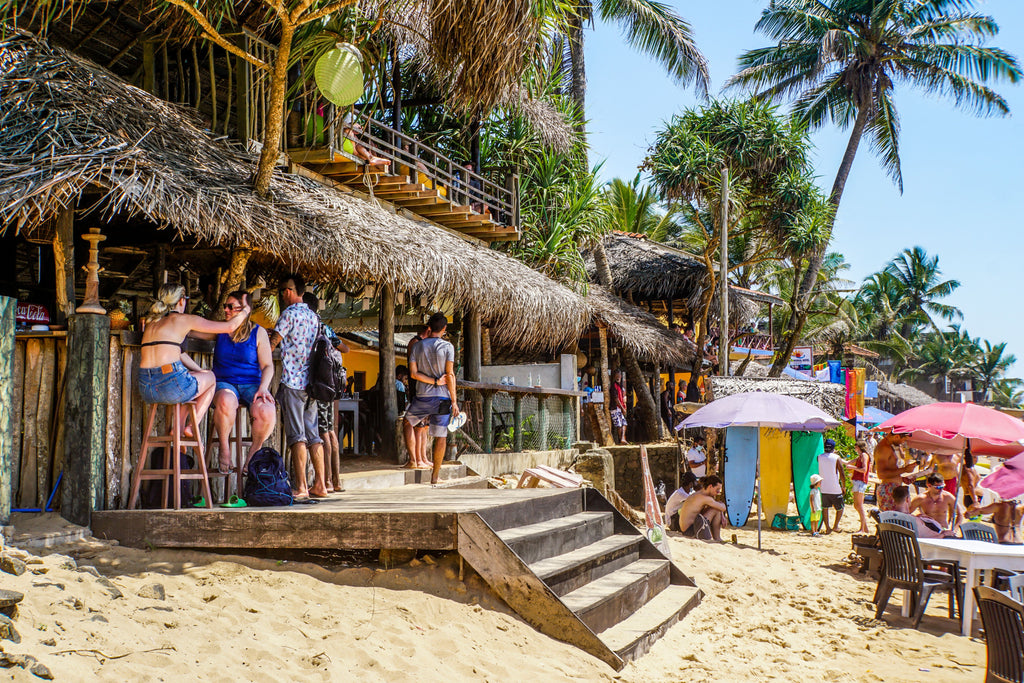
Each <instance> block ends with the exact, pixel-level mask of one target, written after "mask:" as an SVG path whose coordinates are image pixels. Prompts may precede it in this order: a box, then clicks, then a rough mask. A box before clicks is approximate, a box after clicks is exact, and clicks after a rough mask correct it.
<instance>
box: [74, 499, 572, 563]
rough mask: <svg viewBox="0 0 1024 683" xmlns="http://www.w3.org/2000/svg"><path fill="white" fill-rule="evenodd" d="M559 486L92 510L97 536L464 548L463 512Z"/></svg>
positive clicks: (162, 544) (211, 544)
mask: <svg viewBox="0 0 1024 683" xmlns="http://www.w3.org/2000/svg"><path fill="white" fill-rule="evenodd" d="M565 494H566V492H565V491H564V490H556V489H511V490H505V489H433V488H430V487H427V486H422V485H413V486H403V487H398V488H390V489H380V490H357V491H344V492H342V493H339V494H334V495H332V496H330V497H329V498H327V499H324V500H321V501H320V502H319V503H317V504H316V505H293V506H291V507H283V508H241V509H235V508H217V507H215V508H213V509H212V510H206V509H190V510H107V511H101V512H94V513H93V514H92V531H93V535H95V536H96V537H97V538H108V539H114V540H117V541H118V542H119V543H121V544H122V545H129V546H135V547H149V546H152V547H158V548H203V549H229V548H338V549H346V550H365V549H377V548H414V549H417V550H456V549H458V515H459V514H460V513H469V512H484V511H491V512H492V514H493V511H494V510H495V509H497V508H501V507H504V506H509V505H511V506H513V507H516V506H518V505H521V504H523V503H528V504H529V507H531V508H544V507H549V506H550V507H556V506H557V505H558V501H559V500H560V499H561V498H564V497H565Z"/></svg>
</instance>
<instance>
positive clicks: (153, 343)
mask: <svg viewBox="0 0 1024 683" xmlns="http://www.w3.org/2000/svg"><path fill="white" fill-rule="evenodd" d="M160 344H167V345H169V346H177V347H178V348H179V349H181V350H182V351H184V350H185V340H182V341H181V342H180V343H179V342H172V341H150V342H143V343H142V346H159V345H160Z"/></svg>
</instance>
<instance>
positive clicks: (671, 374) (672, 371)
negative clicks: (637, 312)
mask: <svg viewBox="0 0 1024 683" xmlns="http://www.w3.org/2000/svg"><path fill="white" fill-rule="evenodd" d="M667 307H668V328H669V329H670V330H671V329H672V326H673V325H675V324H676V312H675V301H673V299H672V297H669V298H668V301H667ZM680 336H682V335H680ZM668 380H669V381H670V382H672V384H676V366H674V365H670V366H669V368H668ZM678 389H679V387H678V385H677V386H676V390H678ZM675 402H676V397H675V396H673V397H672V403H675ZM676 488H679V487H678V486H677V487H676Z"/></svg>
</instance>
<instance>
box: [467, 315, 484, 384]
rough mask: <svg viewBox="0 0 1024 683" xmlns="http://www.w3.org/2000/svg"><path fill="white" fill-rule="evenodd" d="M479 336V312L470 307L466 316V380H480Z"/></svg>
mask: <svg viewBox="0 0 1024 683" xmlns="http://www.w3.org/2000/svg"><path fill="white" fill-rule="evenodd" d="M480 337H481V325H480V312H479V311H477V310H476V309H474V308H470V309H469V315H467V316H466V367H465V369H464V371H465V377H466V381H468V382H479V381H480V374H481V370H480V368H481V365H482V363H481V361H482V356H481V346H480V341H481V340H480Z"/></svg>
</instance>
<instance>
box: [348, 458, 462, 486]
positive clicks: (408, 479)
mask: <svg viewBox="0 0 1024 683" xmlns="http://www.w3.org/2000/svg"><path fill="white" fill-rule="evenodd" d="M466 476H467V472H466V466H465V465H462V464H460V463H453V464H447V463H446V464H444V465H442V466H441V472H440V473H439V475H438V481H448V480H452V479H464V478H465V477H466ZM429 483H430V470H410V469H405V468H401V467H395V468H391V469H379V470H362V471H357V472H342V474H341V490H342V491H354V490H357V489H389V488H394V487H396V486H406V485H407V484H429Z"/></svg>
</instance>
